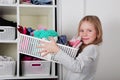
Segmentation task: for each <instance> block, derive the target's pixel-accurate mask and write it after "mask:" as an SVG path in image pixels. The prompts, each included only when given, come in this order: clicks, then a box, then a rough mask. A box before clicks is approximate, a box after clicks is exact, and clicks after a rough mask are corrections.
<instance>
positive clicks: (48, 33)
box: [34, 30, 58, 40]
mask: <svg viewBox="0 0 120 80" xmlns="http://www.w3.org/2000/svg"><path fill="white" fill-rule="evenodd" d="M57 36H58V33H57V32H56V31H54V30H36V31H34V37H37V38H41V39H42V38H45V39H48V40H49V37H57Z"/></svg>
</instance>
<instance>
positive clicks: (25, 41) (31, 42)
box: [19, 34, 78, 61]
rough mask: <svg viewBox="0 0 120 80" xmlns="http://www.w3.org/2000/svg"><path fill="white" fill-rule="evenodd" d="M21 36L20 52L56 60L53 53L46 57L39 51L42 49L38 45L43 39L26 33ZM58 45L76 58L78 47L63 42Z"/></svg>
mask: <svg viewBox="0 0 120 80" xmlns="http://www.w3.org/2000/svg"><path fill="white" fill-rule="evenodd" d="M19 36H20V38H19V52H20V53H22V54H27V55H30V56H33V57H37V58H42V59H45V60H49V61H55V60H54V55H52V54H48V55H47V56H45V57H41V54H39V53H38V52H40V50H41V49H40V48H37V46H39V45H41V44H40V40H42V39H39V38H35V37H32V36H28V35H25V34H20V35H19ZM57 45H58V46H59V48H61V49H62V50H63V51H64V52H66V53H67V54H68V55H69V56H71V57H73V58H75V56H76V54H77V51H78V49H76V48H72V47H69V46H65V45H62V44H57Z"/></svg>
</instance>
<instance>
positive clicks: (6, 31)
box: [0, 26, 15, 40]
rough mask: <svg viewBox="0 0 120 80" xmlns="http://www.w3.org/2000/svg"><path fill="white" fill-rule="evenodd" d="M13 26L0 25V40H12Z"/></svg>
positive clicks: (13, 34)
mask: <svg viewBox="0 0 120 80" xmlns="http://www.w3.org/2000/svg"><path fill="white" fill-rule="evenodd" d="M14 39H15V27H11V26H0V40H14Z"/></svg>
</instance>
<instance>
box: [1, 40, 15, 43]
mask: <svg viewBox="0 0 120 80" xmlns="http://www.w3.org/2000/svg"><path fill="white" fill-rule="evenodd" d="M0 43H17V40H0Z"/></svg>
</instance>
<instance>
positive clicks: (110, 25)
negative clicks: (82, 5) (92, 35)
mask: <svg viewBox="0 0 120 80" xmlns="http://www.w3.org/2000/svg"><path fill="white" fill-rule="evenodd" d="M119 7H120V0H86V15H87V14H95V15H97V16H99V17H100V19H101V21H102V25H103V34H104V35H103V40H104V42H103V45H102V49H101V54H100V55H101V56H100V60H99V64H98V69H97V75H96V80H120V62H119V61H120V47H119V44H120V43H119V41H120V36H119V34H120V10H119Z"/></svg>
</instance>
